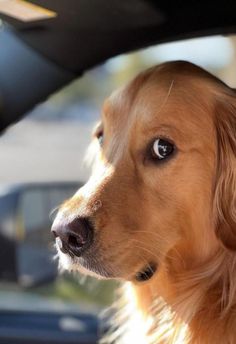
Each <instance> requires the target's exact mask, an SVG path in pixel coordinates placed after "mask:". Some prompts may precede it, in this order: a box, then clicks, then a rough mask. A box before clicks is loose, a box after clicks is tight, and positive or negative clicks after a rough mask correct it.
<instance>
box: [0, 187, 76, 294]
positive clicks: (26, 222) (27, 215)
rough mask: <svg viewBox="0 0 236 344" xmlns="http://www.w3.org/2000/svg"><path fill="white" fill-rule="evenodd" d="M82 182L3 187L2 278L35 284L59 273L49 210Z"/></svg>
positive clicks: (0, 191) (0, 202) (0, 226)
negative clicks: (54, 256)
mask: <svg viewBox="0 0 236 344" xmlns="http://www.w3.org/2000/svg"><path fill="white" fill-rule="evenodd" d="M79 185H80V184H79V183H70V182H67V183H66V182H62V183H37V184H20V185H10V186H9V187H8V186H6V185H5V186H2V187H1V186H0V279H1V280H3V281H12V282H13V281H14V282H17V283H19V284H20V285H22V286H27V287H29V286H32V285H35V284H37V283H42V282H45V281H47V280H49V279H52V278H54V277H55V276H56V274H57V264H56V262H55V261H54V260H53V254H54V251H53V247H52V237H51V234H50V231H49V230H48V229H49V228H50V224H51V220H50V217H49V215H50V212H51V211H52V210H53V209H54V208H56V207H57V206H58V205H60V203H61V202H62V201H64V200H65V199H66V198H68V197H70V196H71V195H73V193H74V192H75V191H76V189H78V187H79Z"/></svg>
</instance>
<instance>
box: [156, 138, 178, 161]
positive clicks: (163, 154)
mask: <svg viewBox="0 0 236 344" xmlns="http://www.w3.org/2000/svg"><path fill="white" fill-rule="evenodd" d="M173 152H174V145H173V144H172V143H170V142H169V141H167V140H164V139H157V140H155V141H154V142H153V145H152V157H153V158H154V159H156V160H164V159H166V158H167V157H169V156H170V155H171V154H172V153H173Z"/></svg>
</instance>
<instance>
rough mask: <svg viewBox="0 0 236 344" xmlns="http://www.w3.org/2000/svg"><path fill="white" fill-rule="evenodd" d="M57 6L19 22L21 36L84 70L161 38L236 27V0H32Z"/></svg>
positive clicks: (56, 58)
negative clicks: (45, 15) (41, 17)
mask: <svg viewBox="0 0 236 344" xmlns="http://www.w3.org/2000/svg"><path fill="white" fill-rule="evenodd" d="M31 2H32V3H35V4H38V5H42V6H44V7H46V8H48V9H51V10H53V11H55V12H57V14H58V15H57V17H55V18H52V19H49V20H46V21H41V22H36V23H34V24H23V25H22V24H19V23H18V25H17V24H16V22H15V26H16V27H17V29H18V34H19V36H20V37H21V38H22V39H23V40H24V41H25V42H27V44H29V45H30V46H31V47H33V48H34V49H36V50H37V51H39V52H41V53H42V54H43V55H44V56H46V57H47V58H49V59H51V60H52V61H54V62H55V63H57V64H58V65H60V66H62V67H63V68H66V69H68V70H71V71H73V72H76V73H79V74H81V73H82V72H83V71H84V70H86V69H88V68H91V67H93V66H94V65H96V64H98V63H101V62H103V61H104V60H106V59H108V58H110V57H112V56H115V55H118V54H121V53H124V52H127V51H131V50H135V49H140V48H143V47H147V46H149V45H153V44H156V43H160V42H166V41H172V40H176V39H182V38H188V37H196V36H202V35H212V34H220V33H221V34H226V33H232V32H235V28H236V2H235V1H232V0H227V1H225V2H224V3H222V2H215V1H212V0H211V1H209V0H205V1H201V0H198V1H196V0H182V1H180V0H176V1H169V0H161V1H154V0H126V1H120V0H110V1H107V0H90V1H88V0H31Z"/></svg>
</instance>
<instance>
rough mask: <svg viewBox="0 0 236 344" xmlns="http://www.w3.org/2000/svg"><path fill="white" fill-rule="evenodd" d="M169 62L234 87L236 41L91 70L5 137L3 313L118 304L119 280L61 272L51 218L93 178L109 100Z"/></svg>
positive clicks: (188, 45)
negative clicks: (98, 130) (92, 155)
mask: <svg viewBox="0 0 236 344" xmlns="http://www.w3.org/2000/svg"><path fill="white" fill-rule="evenodd" d="M167 60H187V61H190V62H193V63H196V64H198V65H200V66H201V67H203V68H205V69H207V70H208V71H210V72H212V73H213V74H214V75H216V76H218V77H219V78H220V79H222V80H223V81H224V82H226V83H227V84H229V85H230V86H232V87H235V86H236V73H235V68H236V67H235V66H236V37H234V36H229V37H223V36H215V37H206V38H200V39H192V40H187V41H179V42H175V43H170V44H169V43H168V44H163V45H158V46H156V47H151V48H148V49H144V50H141V51H138V52H135V53H132V54H128V55H122V56H118V57H116V58H113V59H110V60H108V61H107V62H106V63H105V64H103V65H101V66H99V67H97V68H95V69H93V70H91V71H89V72H88V73H86V74H85V75H84V76H83V77H81V78H79V79H78V80H76V81H75V82H73V83H72V84H70V85H69V86H67V87H66V88H64V89H62V90H61V91H60V92H58V93H56V94H54V95H53V96H51V97H50V98H49V99H48V100H47V101H46V102H44V103H42V104H40V105H38V106H37V107H35V108H34V109H33V110H32V111H31V112H30V113H28V114H27V116H26V117H25V118H24V119H23V120H22V121H20V122H19V123H17V124H15V125H13V126H11V127H10V128H9V129H8V130H7V131H6V132H5V133H4V135H2V136H1V137H0V164H1V170H0V176H1V183H2V184H1V186H0V216H1V227H2V228H1V232H2V233H7V235H6V237H7V238H9V241H8V240H7V239H6V238H5V239H4V240H6V242H5V243H4V245H5V248H7V250H6V251H7V254H8V256H9V250H12V252H14V254H13V256H14V255H15V258H12V261H10V262H9V259H8V262H7V265H8V266H7V268H6V254H5V253H4V250H3V251H2V252H1V253H0V265H1V269H0V270H1V271H2V273H1V276H0V280H1V281H0V308H1V309H35V308H40V309H46V310H57V309H71V310H91V311H92V312H95V313H97V312H98V311H99V310H100V309H101V308H103V307H105V306H106V305H108V304H110V303H111V302H112V300H113V299H114V287H115V285H116V283H114V282H109V281H103V282H99V281H97V280H92V279H91V278H86V277H84V276H79V275H75V276H71V275H70V276H69V275H67V274H63V275H58V274H57V263H56V261H54V260H53V255H54V254H55V252H54V249H53V242H52V238H51V234H50V226H51V222H52V220H53V218H54V214H55V212H54V214H51V215H50V213H51V211H52V210H53V209H54V208H55V207H57V206H58V205H59V204H60V203H61V202H62V201H63V200H64V199H65V198H67V197H70V196H71V195H72V194H73V193H74V192H75V191H76V189H77V188H78V187H79V186H80V185H82V184H83V183H84V182H85V181H86V180H87V178H88V176H89V170H88V169H87V168H86V167H85V166H84V165H83V157H84V153H85V150H86V147H87V145H88V143H89V141H90V137H91V131H92V128H93V126H94V124H95V123H96V121H97V120H98V118H99V113H100V108H101V105H102V102H103V100H104V98H106V97H107V96H109V94H110V93H111V92H112V91H113V90H114V89H116V88H117V87H119V86H121V85H123V84H124V83H126V82H127V81H128V80H130V79H131V78H132V77H134V76H135V75H136V74H137V73H138V72H140V71H142V70H143V69H145V68H148V67H150V66H152V65H155V64H159V63H161V62H165V61H167ZM36 209H37V210H36ZM11 238H15V239H16V242H17V244H16V246H14V247H13V246H12V244H11ZM14 245H15V244H14ZM14 259H15V260H14ZM4 269H5V270H4Z"/></svg>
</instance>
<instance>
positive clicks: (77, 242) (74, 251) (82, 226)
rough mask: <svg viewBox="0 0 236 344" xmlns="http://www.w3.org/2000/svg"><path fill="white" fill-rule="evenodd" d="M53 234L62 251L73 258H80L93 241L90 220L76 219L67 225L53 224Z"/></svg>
mask: <svg viewBox="0 0 236 344" xmlns="http://www.w3.org/2000/svg"><path fill="white" fill-rule="evenodd" d="M52 233H53V234H54V236H55V238H56V243H57V245H58V246H59V248H60V250H61V251H62V252H63V253H68V254H70V255H71V256H77V257H80V256H81V255H82V254H83V253H84V252H85V250H87V249H88V248H89V246H90V245H91V244H92V240H93V226H92V223H91V221H90V220H89V219H88V218H76V219H74V220H73V221H72V222H69V223H67V224H63V222H60V221H58V222H56V223H55V224H53V226H52Z"/></svg>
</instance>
